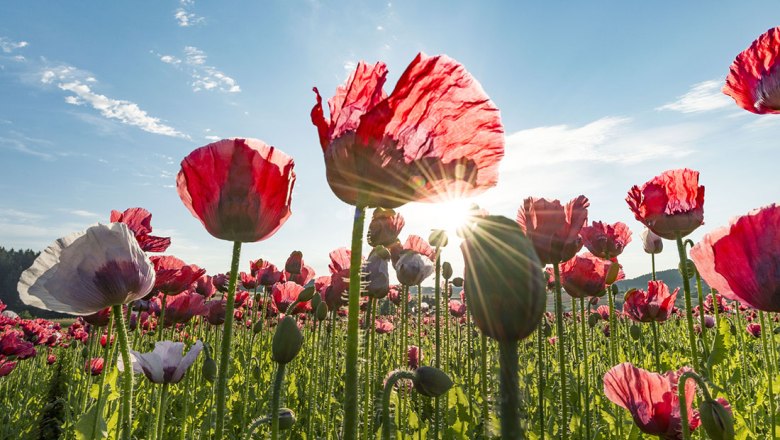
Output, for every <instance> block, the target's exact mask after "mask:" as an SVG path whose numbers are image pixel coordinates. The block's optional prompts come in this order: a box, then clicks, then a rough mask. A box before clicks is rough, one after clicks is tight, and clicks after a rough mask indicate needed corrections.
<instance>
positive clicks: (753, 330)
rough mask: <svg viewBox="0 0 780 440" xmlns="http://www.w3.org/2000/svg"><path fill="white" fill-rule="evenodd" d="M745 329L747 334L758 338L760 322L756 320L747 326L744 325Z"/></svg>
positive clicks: (759, 335)
mask: <svg viewBox="0 0 780 440" xmlns="http://www.w3.org/2000/svg"><path fill="white" fill-rule="evenodd" d="M745 331H747V332H748V334H749V335H750V336H752V337H754V338H760V337H761V324H759V323H757V322H751V323H750V324H748V325H747V326H745Z"/></svg>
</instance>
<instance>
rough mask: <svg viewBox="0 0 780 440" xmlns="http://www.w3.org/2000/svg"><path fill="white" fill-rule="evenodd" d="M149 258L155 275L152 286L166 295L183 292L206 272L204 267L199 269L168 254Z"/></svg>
mask: <svg viewBox="0 0 780 440" xmlns="http://www.w3.org/2000/svg"><path fill="white" fill-rule="evenodd" d="M150 259H151V260H152V263H153V264H154V272H155V274H156V275H157V278H156V279H155V281H154V288H155V289H156V290H159V291H160V292H162V293H164V294H166V295H178V294H180V293H181V292H184V291H185V290H187V289H189V288H190V286H191V285H192V283H194V282H195V281H197V280H198V278H200V277H201V276H203V275H205V274H206V269H201V268H199V267H198V266H196V265H194V264H189V265H188V264H187V263H185V262H183V261H181V260H179V259H178V258H176V257H173V256H170V255H163V256H158V255H155V256H153V257H151V258H150Z"/></svg>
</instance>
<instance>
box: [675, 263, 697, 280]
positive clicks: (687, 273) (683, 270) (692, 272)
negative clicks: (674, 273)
mask: <svg viewBox="0 0 780 440" xmlns="http://www.w3.org/2000/svg"><path fill="white" fill-rule="evenodd" d="M677 270H679V271H680V275H682V276H684V277H686V278H688V279H691V278H693V277H694V276H696V265H695V264H693V261H691V260H690V259H688V260H685V265H683V263H680V264H678V265H677Z"/></svg>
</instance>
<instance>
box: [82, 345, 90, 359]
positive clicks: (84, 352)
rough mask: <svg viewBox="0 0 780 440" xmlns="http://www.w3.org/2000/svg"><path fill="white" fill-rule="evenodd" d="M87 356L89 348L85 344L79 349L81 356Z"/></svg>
mask: <svg viewBox="0 0 780 440" xmlns="http://www.w3.org/2000/svg"><path fill="white" fill-rule="evenodd" d="M87 356H89V349H87V347H86V346H85V347H84V348H82V349H81V357H83V358H84V359H86V358H87Z"/></svg>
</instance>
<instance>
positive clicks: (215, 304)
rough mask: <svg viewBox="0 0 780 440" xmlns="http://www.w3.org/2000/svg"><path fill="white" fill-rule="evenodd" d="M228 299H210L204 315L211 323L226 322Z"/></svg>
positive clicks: (219, 323) (220, 323)
mask: <svg viewBox="0 0 780 440" xmlns="http://www.w3.org/2000/svg"><path fill="white" fill-rule="evenodd" d="M225 308H226V301H225V300H224V299H221V300H215V301H209V302H207V303H206V312H205V313H203V316H204V317H205V318H206V321H208V322H209V324H211V325H222V324H224V323H225Z"/></svg>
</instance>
